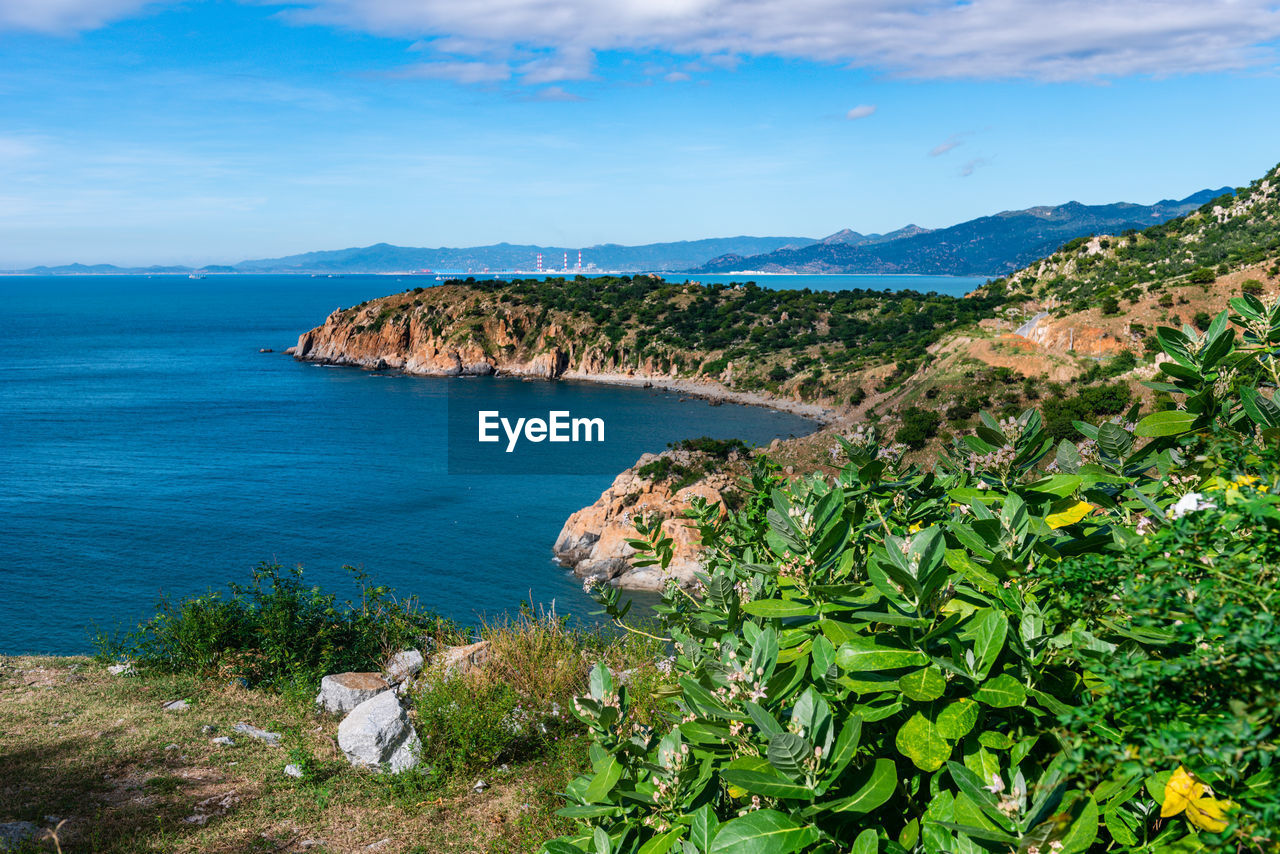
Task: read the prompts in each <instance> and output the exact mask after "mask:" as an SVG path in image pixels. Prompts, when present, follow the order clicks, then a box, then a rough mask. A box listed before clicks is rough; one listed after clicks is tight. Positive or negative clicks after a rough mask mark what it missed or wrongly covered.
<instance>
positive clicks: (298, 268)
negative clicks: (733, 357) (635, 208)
mask: <svg viewBox="0 0 1280 854" xmlns="http://www.w3.org/2000/svg"><path fill="white" fill-rule="evenodd" d="M1226 192H1231V189H1230V188H1229V187H1224V188H1222V189H1220V190H1201V191H1200V192H1198V193H1193V194H1192V195H1190V196H1187V197H1186V198H1185V199H1181V200H1176V201H1175V200H1165V201H1160V202H1156V203H1155V204H1154V205H1137V204H1130V203H1127V202H1120V203H1117V204H1112V205H1092V206H1090V205H1082V204H1080V203H1079V202H1068V203H1067V204H1065V205H1058V206H1057V207H1038V208H1029V209H1027V210H1024V211H1005V212H1003V213H998V214H996V215H994V216H986V217H981V218H979V219H973V220H969V221H968V222H962V223H960V224H959V225H953V226H951V227H950V228H941V229H927V228H921V227H920V226H918V225H908V226H906V227H904V228H900V229H898V230H897V231H891V232H889V233H887V234H859V233H858V232H856V231H851V230H849V229H844V230H842V231H838V232H836V233H835V234H832V235H829V236H827V237H824V238H821V239H814V238H811V237H718V238H710V239H706V240H683V241H679V242H675V243H648V244H644V245H641V246H621V245H619V244H616V243H605V244H600V245H596V246H588V247H584V248H582V249H581V251H582V263H583V268H582V270H581V272H583V273H588V274H589V273H595V272H599V271H606V270H618V271H654V272H693V273H731V272H737V271H743V270H751V271H758V272H768V273H882V274H883V273H916V274H927V275H956V276H969V275H972V276H984V275H999V274H1003V273H1008V272H1012V271H1013V270H1016V269H1018V268H1020V267H1022V266H1024V265H1026V264H1028V263H1030V262H1032V261H1034V260H1036V259H1037V258H1041V257H1043V256H1045V255H1048V254H1050V253H1051V252H1053V251H1054V250H1055V249H1057V248H1058V247H1059V246H1061V245H1062V244H1064V243H1066V242H1068V241H1069V240H1072V239H1074V238H1076V237H1080V236H1082V235H1086V234H1095V233H1111V234H1114V233H1118V232H1122V231H1125V230H1126V229H1130V228H1133V229H1143V228H1146V227H1148V226H1151V225H1156V224H1158V223H1162V222H1165V221H1167V220H1170V219H1173V218H1174V217H1176V216H1181V215H1182V214H1185V213H1188V212H1190V211H1192V210H1195V209H1196V208H1198V207H1199V206H1200V205H1202V204H1204V203H1205V202H1207V201H1209V200H1210V199H1213V198H1216V197H1217V196H1220V195H1222V194H1223V193H1226ZM578 252H579V248H578V247H566V246H533V245H513V244H510V243H497V244H493V245H490V246H472V247H466V248H460V249H454V248H444V247H442V248H439V249H423V248H415V247H411V246H393V245H391V244H389V243H377V244H374V245H373V246H363V247H356V248H351V249H334V250H327V251H322V252H306V253H303V254H301V255H289V256H286V257H283V258H264V259H258V260H250V261H241V262H240V263H239V264H233V265H209V266H206V267H200V268H192V267H182V266H152V267H117V266H114V265H112V264H94V265H85V264H67V265H63V266H59V267H46V266H40V267H32V268H30V269H27V270H21V271H15V272H22V273H27V274H30V275H76V274H81V275H90V274H113V273H114V274H135V275H136V274H147V275H156V274H167V273H191V272H196V271H197V269H198V270H199V271H202V272H207V273H321V274H356V273H408V272H415V271H426V270H430V271H433V272H439V273H447V274H458V273H468V272H474V273H481V272H505V271H515V270H522V271H528V270H533V269H535V268H536V266H537V257H538V255H539V254H541V255H542V259H543V269H544V270H547V271H550V272H558V271H559V270H560V269H561V267H562V265H564V264H565V260H566V256H567V259H568V267H569V272H570V273H577V272H579V270H578V269H577V264H578Z"/></svg>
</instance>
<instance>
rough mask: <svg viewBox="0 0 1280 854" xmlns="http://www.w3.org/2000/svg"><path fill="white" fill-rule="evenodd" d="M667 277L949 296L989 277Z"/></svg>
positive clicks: (777, 287) (783, 287)
mask: <svg viewBox="0 0 1280 854" xmlns="http://www.w3.org/2000/svg"><path fill="white" fill-rule="evenodd" d="M666 278H667V279H668V280H670V281H672V282H682V281H685V280H688V281H691V282H702V283H703V284H704V285H707V284H711V283H713V282H719V283H722V284H729V283H730V282H755V283H756V284H757V285H759V286H760V287H762V288H773V289H775V290H786V291H799V290H803V289H804V288H808V289H809V290H811V291H840V290H847V289H850V288H863V289H865V290H869V291H919V292H920V293H922V294H927V293H929V292H930V291H933V292H935V293H939V294H943V295H944V296H950V297H962V296H964V295H965V294H967V293H969V292H970V291H972V290H973V289H974V288H976V287H978V286H979V285H981V284H983V283H985V282H987V281H988V279H987V278H986V277H985V276H906V275H903V276H875V275H870V274H859V275H848V274H840V273H827V274H809V273H753V274H743V273H737V274H735V275H732V276H722V275H703V274H701V273H697V274H689V275H685V274H676V273H671V274H668V275H667V277H666Z"/></svg>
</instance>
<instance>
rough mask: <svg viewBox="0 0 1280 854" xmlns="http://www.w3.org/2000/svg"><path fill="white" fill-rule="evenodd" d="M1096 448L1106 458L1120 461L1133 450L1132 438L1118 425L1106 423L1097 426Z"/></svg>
mask: <svg viewBox="0 0 1280 854" xmlns="http://www.w3.org/2000/svg"><path fill="white" fill-rule="evenodd" d="M1098 448H1099V449H1101V450H1102V453H1104V454H1106V455H1107V456H1108V457H1111V458H1112V459H1115V460H1121V459H1124V458H1125V457H1127V456H1129V452H1130V451H1131V450H1133V437H1132V436H1130V435H1129V431H1128V430H1126V429H1124V428H1123V427H1121V426H1120V425H1119V424H1116V423H1114V422H1111V421H1108V422H1106V423H1105V424H1101V425H1099V426H1098Z"/></svg>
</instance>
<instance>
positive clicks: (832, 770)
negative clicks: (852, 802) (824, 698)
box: [824, 715, 862, 788]
mask: <svg viewBox="0 0 1280 854" xmlns="http://www.w3.org/2000/svg"><path fill="white" fill-rule="evenodd" d="M861 739H862V718H860V717H858V716H857V715H849V717H847V718H845V720H844V724H843V725H842V726H841V727H840V733H839V735H837V736H836V745H835V748H834V749H833V750H832V751H831V756H830V757H828V759H827V774H828V776H829V782H828V784H827V785H830V782H834V781H836V780H838V779H839V778H840V774H841V773H842V772H843V771H844V769H845V766H847V765H848V764H849V762H850V760H852V759H853V754H854V753H855V752H856V751H857V749H858V742H859V741H861ZM824 788H825V787H824Z"/></svg>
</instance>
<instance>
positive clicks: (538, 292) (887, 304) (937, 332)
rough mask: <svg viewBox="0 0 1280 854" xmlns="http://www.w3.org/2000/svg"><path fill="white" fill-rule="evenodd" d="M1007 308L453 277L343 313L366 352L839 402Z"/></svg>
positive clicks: (921, 296)
mask: <svg viewBox="0 0 1280 854" xmlns="http://www.w3.org/2000/svg"><path fill="white" fill-rule="evenodd" d="M1005 304H1006V300H1005V298H1004V296H1003V295H1002V293H1001V292H1000V289H999V288H998V287H992V288H989V289H988V290H987V291H986V292H985V293H984V294H983V295H981V296H978V297H971V298H960V297H950V296H944V295H940V294H937V293H918V292H915V291H909V290H908V291H895V292H886V291H871V290H858V289H855V290H845V291H813V290H810V289H807V288H806V289H803V290H794V291H781V290H769V289H765V288H761V287H759V286H758V285H756V284H755V283H754V282H745V283H738V284H732V285H725V284H711V285H703V284H700V283H697V282H681V283H676V282H668V281H666V280H664V279H661V278H658V277H655V276H647V275H645V276H601V277H595V278H586V277H582V276H579V277H576V278H573V279H562V278H550V279H546V280H535V279H518V280H515V281H511V282H505V281H494V282H490V281H485V282H477V281H474V280H453V281H449V282H446V283H445V284H444V285H443V286H441V287H435V288H415V289H411V290H409V291H406V292H405V293H402V294H395V295H392V296H388V297H384V298H381V299H378V300H371V301H369V302H366V303H361V304H359V305H356V306H353V307H351V308H349V309H346V310H345V311H343V312H342V313H341V314H340V315H339V316H338V318H337V319H336V320H337V322H338V323H340V324H342V326H343V328H344V329H346V330H349V332H350V334H351V336H352V338H353V340H352V342H351V343H352V345H353V346H356V347H363V346H365V345H364V344H363V343H362V342H366V341H368V342H370V348H371V349H373V346H372V342H381V341H385V340H390V341H393V342H396V343H397V345H398V346H403V345H404V343H405V342H406V341H407V340H409V339H414V338H416V337H418V336H420V335H427V336H433V337H435V338H438V339H440V340H441V341H444V342H447V344H448V345H449V346H453V347H459V348H464V349H468V350H469V351H474V352H476V353H481V354H484V355H486V356H488V357H490V358H494V359H496V360H498V361H503V360H514V361H517V362H526V363H527V362H531V361H533V360H535V359H537V358H538V357H541V356H545V355H546V354H547V353H549V352H551V351H556V352H562V353H564V354H566V356H567V365H568V367H569V369H570V370H583V371H587V372H589V373H608V372H613V373H626V372H639V373H643V374H662V375H666V376H670V377H678V378H684V379H692V380H709V381H713V382H719V383H723V384H724V386H725V387H726V388H728V389H731V390H733V391H739V392H759V393H764V394H768V395H776V396H794V397H795V398H796V399H799V400H810V401H815V400H826V401H829V402H835V401H837V400H838V401H845V400H847V399H848V398H849V397H850V396H851V395H853V394H855V393H856V391H855V390H856V389H857V388H859V387H860V386H859V382H858V379H857V375H858V373H859V372H860V371H863V370H864V369H867V368H873V367H879V366H881V365H886V364H892V365H897V366H898V367H899V372H900V374H901V375H902V376H904V377H905V376H909V375H910V374H911V373H912V372H913V371H914V370H915V369H916V368H917V367H919V366H920V365H921V364H923V363H925V362H927V361H928V359H929V353H928V351H929V348H930V347H931V346H933V345H935V344H936V343H937V342H938V341H939V340H941V338H942V337H943V336H945V335H947V334H948V333H951V332H953V331H955V330H957V329H960V328H963V327H967V326H971V325H973V324H976V323H977V322H978V321H979V320H982V319H984V318H990V317H993V316H995V315H996V314H997V313H998V312H999V311H1000V309H1001V308H1002V306H1004V305H1005ZM409 346H412V345H411V344H410V345H409Z"/></svg>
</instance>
